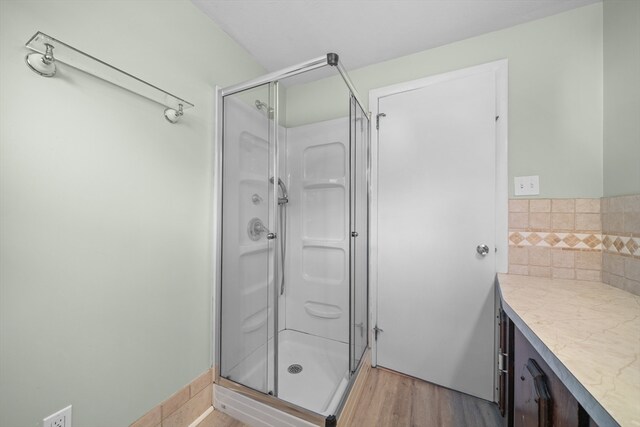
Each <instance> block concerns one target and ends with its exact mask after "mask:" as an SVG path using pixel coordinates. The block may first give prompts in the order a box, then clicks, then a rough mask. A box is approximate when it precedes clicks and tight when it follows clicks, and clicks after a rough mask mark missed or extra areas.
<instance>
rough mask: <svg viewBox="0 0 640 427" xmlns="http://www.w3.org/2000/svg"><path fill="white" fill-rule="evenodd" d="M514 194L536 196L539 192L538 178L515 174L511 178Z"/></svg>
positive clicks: (536, 176)
mask: <svg viewBox="0 0 640 427" xmlns="http://www.w3.org/2000/svg"><path fill="white" fill-rule="evenodd" d="M513 181H514V182H513V184H514V190H515V191H514V194H515V195H516V196H536V195H538V194H540V178H539V176H538V175H533V176H516V177H515V178H514V179H513Z"/></svg>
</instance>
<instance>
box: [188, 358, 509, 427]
mask: <svg viewBox="0 0 640 427" xmlns="http://www.w3.org/2000/svg"><path fill="white" fill-rule="evenodd" d="M501 421H502V418H501V417H500V414H499V412H498V408H497V406H496V405H495V404H493V403H490V402H486V401H484V400H482V399H478V398H476V397H473V396H469V395H466V394H463V393H459V392H456V391H453V390H449V389H446V388H443V387H439V386H437V385H434V384H430V383H428V382H425V381H421V380H419V379H416V378H412V377H408V376H405V375H402V374H398V373H396V372H392V371H388V370H386V369H377V368H374V369H371V372H370V374H369V377H368V378H367V381H366V383H365V385H364V389H363V391H362V396H361V398H360V399H359V401H358V402H357V404H356V408H355V411H354V413H353V416H352V417H351V419H349V420H346V422H345V423H344V424H342V423H341V425H343V426H348V427H497V426H500V425H501ZM244 426H245V425H244V424H243V423H241V422H240V421H237V420H235V419H233V418H231V417H229V416H228V415H225V414H223V413H222V412H219V411H214V412H213V413H211V414H210V415H209V416H208V417H207V418H206V419H205V420H204V421H203V422H202V423H201V424H200V425H199V426H198V427H244Z"/></svg>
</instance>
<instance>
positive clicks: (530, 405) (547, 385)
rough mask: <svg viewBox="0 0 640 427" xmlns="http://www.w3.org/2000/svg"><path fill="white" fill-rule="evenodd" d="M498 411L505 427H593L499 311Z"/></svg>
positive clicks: (523, 337) (538, 357) (553, 374)
mask: <svg viewBox="0 0 640 427" xmlns="http://www.w3.org/2000/svg"><path fill="white" fill-rule="evenodd" d="M499 322H500V323H499V326H500V328H499V330H500V345H499V354H498V365H499V366H498V367H499V369H500V380H499V382H498V392H499V403H498V405H499V407H500V410H501V413H502V415H503V419H504V426H505V427H512V426H513V427H597V426H596V424H595V423H594V422H593V420H592V419H591V418H590V417H589V415H588V414H587V412H586V411H585V410H584V409H583V408H582V406H580V404H579V403H578V401H577V400H576V398H575V397H574V396H573V395H572V394H571V392H570V391H569V390H568V389H567V387H566V386H565V385H564V384H563V383H562V381H561V380H560V379H559V378H558V377H557V376H556V374H555V373H554V372H553V371H552V370H551V368H550V367H549V365H547V363H546V362H545V361H544V360H543V359H542V357H541V356H540V354H539V353H538V352H537V351H536V349H535V348H534V347H533V346H532V345H531V343H530V342H529V341H528V340H527V338H526V337H525V336H524V335H523V334H522V332H521V331H520V330H519V329H518V328H517V327H516V326H515V325H514V323H513V322H512V321H511V320H510V319H509V318H508V316H507V315H506V314H505V313H504V312H503V311H501V312H500V316H499Z"/></svg>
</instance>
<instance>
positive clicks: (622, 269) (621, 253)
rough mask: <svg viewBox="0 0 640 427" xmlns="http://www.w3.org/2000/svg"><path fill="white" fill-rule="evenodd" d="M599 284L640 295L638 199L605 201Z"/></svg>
mask: <svg viewBox="0 0 640 427" xmlns="http://www.w3.org/2000/svg"><path fill="white" fill-rule="evenodd" d="M601 210H602V230H603V231H602V234H603V239H602V246H603V248H602V281H603V282H604V283H607V284H609V285H611V286H615V287H617V288H621V289H624V290H626V291H628V292H631V293H633V294H636V295H640V195H633V196H622V197H604V198H602V204H601Z"/></svg>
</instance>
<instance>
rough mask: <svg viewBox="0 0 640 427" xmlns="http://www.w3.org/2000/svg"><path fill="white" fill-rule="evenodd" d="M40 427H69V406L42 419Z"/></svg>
mask: <svg viewBox="0 0 640 427" xmlns="http://www.w3.org/2000/svg"><path fill="white" fill-rule="evenodd" d="M42 427H71V405H69V406H67V407H66V408H64V409H61V410H59V411H58V412H56V413H55V414H51V415H49V416H48V417H47V418H45V419H43V420H42Z"/></svg>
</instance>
